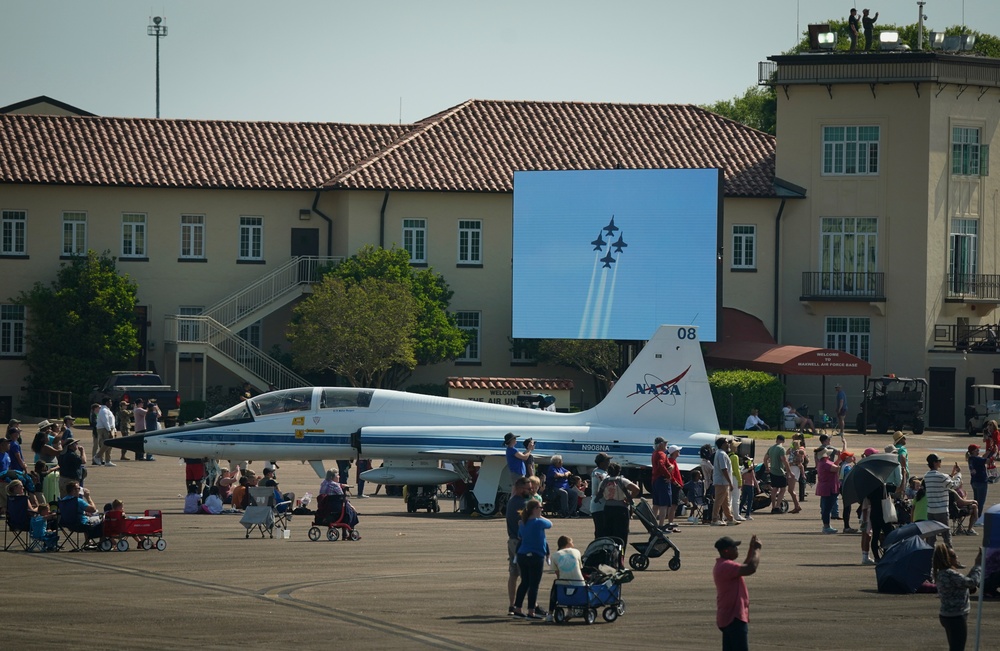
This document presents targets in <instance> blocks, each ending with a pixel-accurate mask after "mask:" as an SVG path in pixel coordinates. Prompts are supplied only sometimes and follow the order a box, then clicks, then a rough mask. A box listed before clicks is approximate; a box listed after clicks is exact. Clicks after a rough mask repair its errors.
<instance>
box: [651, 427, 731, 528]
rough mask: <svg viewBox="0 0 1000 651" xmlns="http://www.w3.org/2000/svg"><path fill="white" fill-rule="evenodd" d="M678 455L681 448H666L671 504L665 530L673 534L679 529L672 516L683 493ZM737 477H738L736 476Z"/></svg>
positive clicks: (674, 446)
mask: <svg viewBox="0 0 1000 651" xmlns="http://www.w3.org/2000/svg"><path fill="white" fill-rule="evenodd" d="M680 455H681V446H679V445H668V446H667V463H668V464H669V466H670V495H671V497H672V503H671V504H670V506H668V507H667V528H668V529H670V530H671V531H674V532H679V531H680V528H679V527H678V526H677V525H676V524H674V516H675V515H677V505H678V504H679V503H680V501H681V495H682V494H683V493H684V478H683V477H681V466H680V464H679V463H678V462H677V457H679V456H680ZM736 467H737V466H733V468H736ZM737 477H739V475H738V474H737ZM736 511H739V503H737V505H736ZM736 511H734V513H736ZM737 519H742V518H739V514H738V513H737Z"/></svg>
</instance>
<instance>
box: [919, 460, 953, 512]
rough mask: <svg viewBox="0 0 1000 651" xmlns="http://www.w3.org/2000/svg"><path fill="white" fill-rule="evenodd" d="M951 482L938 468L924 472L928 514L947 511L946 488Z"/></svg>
mask: <svg viewBox="0 0 1000 651" xmlns="http://www.w3.org/2000/svg"><path fill="white" fill-rule="evenodd" d="M952 483H953V482H952V481H951V478H950V477H948V475H946V474H944V473H943V472H941V471H940V470H928V471H927V472H926V473H924V488H925V489H926V492H927V513H928V514H932V513H947V512H948V489H949V488H951V486H952Z"/></svg>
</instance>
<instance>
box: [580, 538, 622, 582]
mask: <svg viewBox="0 0 1000 651" xmlns="http://www.w3.org/2000/svg"><path fill="white" fill-rule="evenodd" d="M624 554H625V549H624V545H623V543H622V539H621V538H612V537H611V536H604V537H603V538H595V539H594V541H593V542H592V543H590V544H589V545H587V548H586V549H585V550H583V554H581V555H580V562H581V564H582V565H583V578H585V579H586V578H587V577H588V576H590V575H591V574H593V573H595V572H600V571H601V569H600V568H601V566H602V565H606V566H607V567H610V568H611V569H612V570H621V569H624V567H625V564H624V563H623V562H622V557H623V556H624Z"/></svg>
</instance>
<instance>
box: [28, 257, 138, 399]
mask: <svg viewBox="0 0 1000 651" xmlns="http://www.w3.org/2000/svg"><path fill="white" fill-rule="evenodd" d="M137 291H138V286H137V285H136V284H135V282H134V281H132V280H131V279H130V278H129V277H128V276H123V275H121V274H119V273H118V270H117V268H116V266H115V258H113V257H111V256H110V255H109V254H108V253H107V252H105V253H104V254H102V255H98V254H97V253H95V252H93V251H88V252H87V256H86V257H82V256H81V257H78V258H74V259H73V260H72V261H71V262H69V263H67V264H63V265H62V266H60V268H59V271H58V272H57V274H56V279H55V281H53V282H52V283H50V284H49V285H45V284H43V283H41V282H36V283H35V285H34V286H33V287H32V288H31V289H30V290H28V291H24V292H21V293H20V294H19V295H18V296H17V298H16V299H15V302H16V303H17V304H19V305H23V306H24V307H25V308H26V310H27V312H28V326H29V327H28V328H27V333H28V334H27V337H26V339H27V344H28V353H27V360H26V361H27V365H28V372H29V376H28V379H27V386H28V388H29V390H31V391H32V393H33V394H34V393H35V392H36V391H39V390H59V391H72V392H73V407H74V409H75V410H76V411H77V413H85V412H86V411H87V404H86V403H87V399H88V398H89V396H90V390H91V387H93V386H94V385H95V384H100V383H101V382H103V381H104V378H105V376H107V375H108V374H109V373H110V372H111V371H112V370H114V369H115V368H123V367H127V366H128V365H129V363H130V362H131V360H132V358H133V357H135V355H136V354H137V353H138V352H139V338H138V336H139V331H138V328H137V327H136V325H135V321H134V318H135V302H136V294H137ZM29 402H30V401H29Z"/></svg>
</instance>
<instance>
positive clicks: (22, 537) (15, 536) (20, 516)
mask: <svg viewBox="0 0 1000 651" xmlns="http://www.w3.org/2000/svg"><path fill="white" fill-rule="evenodd" d="M5 521H6V523H7V526H6V527H4V534H3V550H4V551H7V550H9V549H10V548H11V547H13V546H14V545H15V544H17V543H20V545H21V549H27V548H28V532H29V531H31V518H29V517H28V496H27V495H10V496H8V497H7V516H6V518H5Z"/></svg>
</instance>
